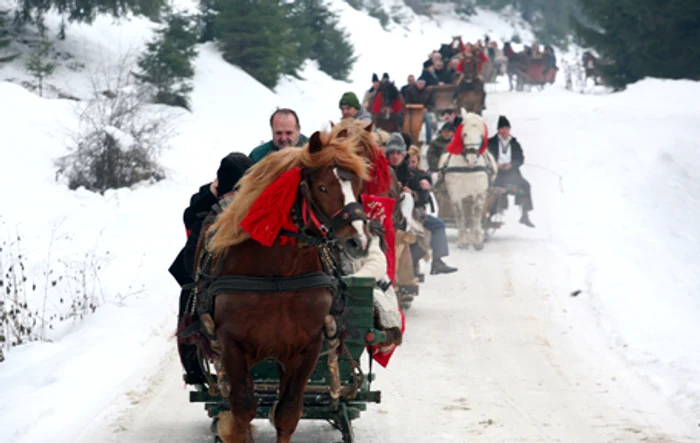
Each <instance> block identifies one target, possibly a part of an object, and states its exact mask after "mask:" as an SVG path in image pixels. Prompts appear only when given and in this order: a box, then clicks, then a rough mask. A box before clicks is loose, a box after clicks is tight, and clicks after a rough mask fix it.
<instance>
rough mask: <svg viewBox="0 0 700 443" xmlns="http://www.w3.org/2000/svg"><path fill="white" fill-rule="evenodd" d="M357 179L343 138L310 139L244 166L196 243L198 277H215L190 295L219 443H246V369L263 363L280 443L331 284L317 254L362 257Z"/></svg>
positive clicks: (357, 165)
mask: <svg viewBox="0 0 700 443" xmlns="http://www.w3.org/2000/svg"><path fill="white" fill-rule="evenodd" d="M338 135H343V134H338ZM365 179H367V166H366V162H365V161H364V159H362V158H361V157H360V156H358V155H357V154H356V153H355V151H354V149H353V147H352V146H351V145H350V144H349V143H348V141H347V139H343V138H341V137H338V136H335V137H334V136H332V135H330V134H327V133H324V134H321V133H319V132H316V133H314V134H313V135H312V136H311V138H310V139H309V143H308V144H307V145H306V146H305V147H303V148H301V149H285V150H282V151H280V152H277V153H275V154H271V155H269V156H267V157H265V158H264V159H263V160H262V161H260V162H259V163H258V164H256V165H255V166H254V167H253V168H251V169H250V170H249V171H248V173H247V174H246V176H244V178H243V179H242V180H241V181H240V182H239V183H240V190H239V193H238V195H237V196H236V197H235V198H234V200H233V201H232V203H231V204H230V205H229V206H228V207H227V208H226V210H224V212H223V213H222V214H221V215H219V217H218V219H217V220H216V222H215V223H214V224H212V225H211V227H210V228H209V229H208V231H207V235H203V236H202V239H204V237H207V240H206V241H207V244H206V245H203V244H202V243H200V249H201V248H202V246H205V247H206V249H207V252H208V253H209V254H208V255H207V258H206V259H205V261H206V260H208V261H209V264H208V266H204V267H205V269H204V271H208V270H211V269H214V275H213V277H214V279H215V280H214V283H212V286H210V287H209V288H208V289H207V288H200V290H202V289H203V290H204V291H205V292H204V294H210V297H211V298H212V300H211V301H210V306H209V309H206V310H202V312H210V313H211V312H213V323H214V324H211V323H212V318H211V317H210V318H209V321H208V322H207V320H206V318H205V317H206V315H203V316H202V318H203V320H204V323H205V326H207V331H208V332H209V334H210V335H211V336H213V337H211V338H213V341H212V343H211V344H212V349H213V351H214V354H215V355H213V357H212V359H213V360H214V363H215V366H216V367H217V372H218V373H219V377H218V378H219V380H218V388H219V392H220V393H221V395H222V396H224V397H228V399H229V402H230V405H231V412H230V413H224V414H222V416H221V417H220V420H219V421H218V424H217V427H218V435H219V438H220V439H221V440H223V441H224V442H225V443H244V442H250V441H252V431H251V429H252V428H251V421H252V420H253V419H254V418H255V417H256V403H257V402H256V399H255V396H254V385H253V380H252V378H251V375H250V371H251V368H252V367H253V366H254V365H255V364H256V363H258V362H261V361H263V360H268V359H272V360H276V361H277V362H278V365H279V400H278V402H277V403H276V405H275V406H274V407H273V411H272V414H273V416H272V422H273V424H274V426H275V428H276V429H277V443H289V442H290V439H291V436H292V434H293V432H294V431H295V429H296V427H297V424H298V422H299V419H300V418H301V415H302V409H303V394H304V390H305V389H306V386H307V383H308V380H309V377H310V376H311V373H312V372H313V370H314V368H315V366H316V362H317V361H318V357H319V354H320V351H321V347H322V343H323V337H324V327H325V326H326V325H327V324H329V322H330V320H329V318H332V317H331V316H330V315H329V313H330V312H331V306H332V303H333V294H332V292H331V288H330V287H331V286H332V285H333V281H332V279H331V278H330V277H329V275H328V263H327V262H326V261H325V260H323V259H322V251H321V250H322V249H323V248H326V247H327V246H326V245H327V244H328V243H327V242H338V243H339V244H340V245H342V246H343V248H344V249H345V252H347V253H348V254H349V255H351V256H355V257H359V256H363V255H365V254H366V253H367V250H366V247H367V235H368V231H367V228H366V220H365V215H364V211H362V210H361V209H362V207H361V206H360V204H359V203H358V201H359V196H360V188H361V186H362V180H365ZM358 207H359V211H358ZM360 213H361V214H360ZM271 214H272V215H271ZM251 217H252V219H251ZM279 218H282V219H283V221H282V222H280V221H279V220H278V219H279ZM280 228H281V229H280ZM295 228H296V229H295ZM211 233H213V234H211ZM325 251H328V249H325ZM324 256H325V254H324ZM200 266H201V265H200ZM217 270H219V272H217ZM201 271H202V269H201V267H200V272H201ZM214 295H216V300H215V303H214V300H213V297H214ZM204 299H206V296H205V297H204ZM211 304H213V308H212V307H211ZM200 306H201V304H200ZM208 323H209V324H208Z"/></svg>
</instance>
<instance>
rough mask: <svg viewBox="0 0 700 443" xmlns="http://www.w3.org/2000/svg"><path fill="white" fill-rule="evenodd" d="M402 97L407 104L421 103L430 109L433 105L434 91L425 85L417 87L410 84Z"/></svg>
mask: <svg viewBox="0 0 700 443" xmlns="http://www.w3.org/2000/svg"><path fill="white" fill-rule="evenodd" d="M403 99H404V101H405V102H406V104H407V105H409V104H410V105H423V106H425V108H426V109H432V108H433V106H434V105H435V93H434V92H433V90H432V88H430V89H429V88H428V87H427V86H424V87H423V89H418V86H416V85H415V84H413V85H411V86H410V87H408V88H407V89H406V92H405V93H404V94H403Z"/></svg>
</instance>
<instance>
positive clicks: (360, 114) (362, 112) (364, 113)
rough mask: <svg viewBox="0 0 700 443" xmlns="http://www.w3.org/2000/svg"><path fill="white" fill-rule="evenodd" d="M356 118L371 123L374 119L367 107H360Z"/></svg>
mask: <svg viewBox="0 0 700 443" xmlns="http://www.w3.org/2000/svg"><path fill="white" fill-rule="evenodd" d="M355 120H360V121H363V122H367V123H370V122H371V121H372V114H370V113H369V112H368V111H367V110H366V109H365V108H360V111H359V112H358V113H357V115H356V116H355Z"/></svg>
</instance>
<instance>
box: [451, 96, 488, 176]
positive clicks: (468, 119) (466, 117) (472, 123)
mask: <svg viewBox="0 0 700 443" xmlns="http://www.w3.org/2000/svg"><path fill="white" fill-rule="evenodd" d="M461 117H462V123H461V125H460V126H461V131H459V134H458V135H461V137H462V144H463V145H464V150H463V151H462V156H463V157H464V159H465V160H466V162H467V165H468V166H470V167H472V166H476V163H477V161H478V160H479V158H480V157H481V156H482V155H483V154H484V152H485V151H486V150H485V149H484V146H486V144H487V143H488V134H487V132H486V122H484V119H483V118H481V116H480V115H479V114H475V113H473V112H467V111H466V110H465V109H464V108H462V109H461Z"/></svg>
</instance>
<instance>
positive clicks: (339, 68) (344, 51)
mask: <svg viewBox="0 0 700 443" xmlns="http://www.w3.org/2000/svg"><path fill="white" fill-rule="evenodd" d="M315 52H316V54H315V55H316V61H317V62H318V67H319V68H320V69H321V71H323V72H325V73H326V74H328V75H330V76H331V77H332V78H334V79H336V80H348V75H350V71H352V67H353V65H354V64H355V62H356V61H357V56H356V55H355V49H354V48H353V46H352V43H350V40H349V36H348V34H347V33H346V32H345V31H344V30H341V29H339V28H338V22H337V20H336V19H332V21H330V22H329V23H327V24H326V25H325V26H324V27H323V28H321V35H320V38H319V40H318V46H317V48H316V51H315Z"/></svg>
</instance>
